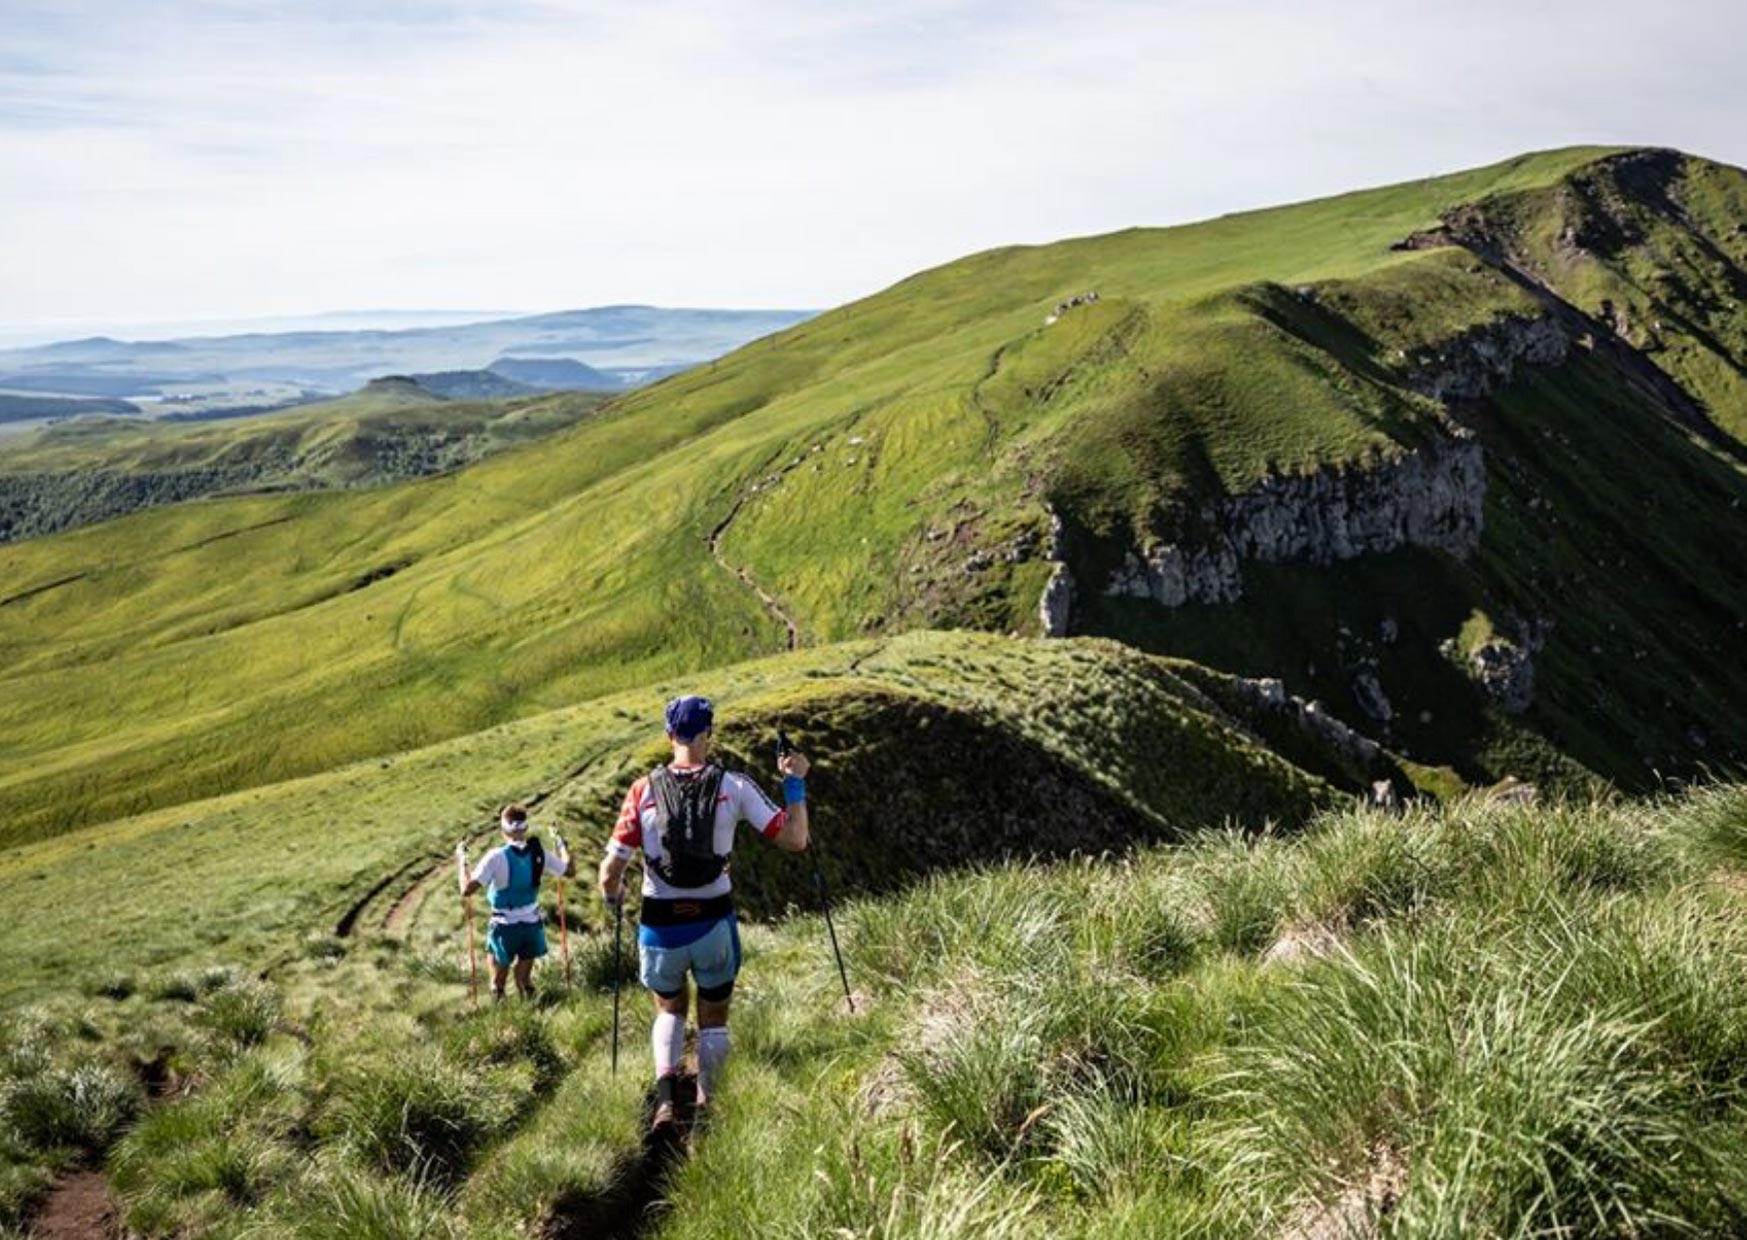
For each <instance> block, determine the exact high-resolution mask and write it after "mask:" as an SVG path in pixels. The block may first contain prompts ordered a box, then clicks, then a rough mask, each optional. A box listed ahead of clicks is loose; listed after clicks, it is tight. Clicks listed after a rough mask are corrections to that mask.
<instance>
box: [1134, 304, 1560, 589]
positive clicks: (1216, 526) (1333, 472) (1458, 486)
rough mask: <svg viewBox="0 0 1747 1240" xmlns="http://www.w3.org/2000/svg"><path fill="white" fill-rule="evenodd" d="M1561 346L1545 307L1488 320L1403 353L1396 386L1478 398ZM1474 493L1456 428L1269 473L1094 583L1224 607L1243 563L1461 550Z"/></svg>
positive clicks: (1480, 497)
mask: <svg viewBox="0 0 1747 1240" xmlns="http://www.w3.org/2000/svg"><path fill="white" fill-rule="evenodd" d="M1568 348H1569V341H1568V338H1567V336H1566V334H1565V332H1564V330H1563V329H1562V328H1561V327H1560V325H1559V322H1558V321H1557V319H1556V318H1554V317H1553V316H1551V315H1543V316H1539V317H1530V316H1512V317H1508V318H1502V319H1497V320H1495V321H1493V322H1490V323H1487V324H1484V325H1482V326H1480V327H1477V328H1475V329H1473V330H1471V331H1468V332H1465V333H1463V334H1461V335H1459V336H1457V337H1455V338H1453V339H1451V340H1449V341H1447V342H1445V343H1444V344H1443V345H1441V346H1440V347H1439V348H1438V349H1437V350H1436V351H1435V352H1427V353H1423V354H1419V355H1413V356H1409V357H1408V358H1407V359H1406V362H1407V367H1408V373H1407V377H1406V383H1407V385H1408V386H1409V387H1411V388H1413V389H1414V390H1415V391H1417V392H1419V393H1421V394H1422V395H1425V396H1429V397H1431V398H1433V399H1434V400H1438V401H1441V402H1444V403H1446V404H1449V403H1452V402H1460V401H1467V400H1478V399H1480V398H1482V397H1484V396H1486V395H1487V394H1488V393H1490V392H1492V391H1493V390H1495V389H1496V388H1498V387H1499V386H1501V385H1502V384H1504V383H1507V382H1509V381H1510V379H1511V377H1512V376H1513V375H1514V374H1515V373H1516V371H1517V369H1518V368H1519V367H1521V366H1525V365H1526V366H1549V365H1556V364H1558V363H1559V362H1561V361H1563V360H1564V359H1565V355H1566V352H1567V350H1568ZM1485 498H1486V465H1485V460H1484V458H1483V454H1482V452H1481V448H1480V444H1479V442H1478V441H1477V440H1476V439H1475V438H1474V437H1473V436H1472V435H1471V434H1470V433H1468V432H1467V431H1465V430H1462V429H1460V428H1456V429H1453V430H1452V432H1451V433H1450V434H1449V435H1447V436H1443V437H1440V438H1437V439H1434V440H1433V441H1432V442H1430V443H1429V444H1427V445H1426V446H1425V447H1422V448H1419V449H1415V450H1412V451H1404V452H1402V453H1401V454H1400V455H1399V456H1397V457H1396V458H1395V459H1393V460H1391V461H1388V462H1385V463H1384V464H1382V465H1380V466H1376V467H1370V468H1366V467H1360V466H1358V465H1339V466H1333V467H1328V468H1323V469H1319V470H1317V471H1315V472H1313V473H1309V474H1300V475H1290V476H1288V475H1279V474H1273V475H1269V476H1268V477H1265V478H1263V479H1262V481H1261V484H1260V485H1259V486H1257V487H1256V489H1255V490H1253V491H1248V492H1245V493H1243V494H1240V495H1233V496H1228V497H1225V498H1222V499H1218V500H1215V501H1212V502H1210V503H1208V504H1204V505H1203V506H1202V507H1201V508H1200V509H1199V511H1198V512H1196V513H1194V514H1193V515H1192V516H1191V517H1189V518H1188V519H1183V518H1177V519H1176V520H1174V521H1173V522H1172V523H1171V525H1172V527H1174V529H1173V533H1172V535H1170V536H1167V537H1165V538H1161V539H1160V540H1158V541H1156V542H1153V543H1151V544H1149V545H1147V546H1144V547H1142V548H1139V549H1137V550H1135V551H1131V552H1129V553H1128V555H1127V556H1126V557H1125V559H1124V561H1123V565H1122V567H1121V568H1120V569H1118V570H1117V572H1116V573H1115V574H1114V575H1113V576H1112V578H1111V580H1110V581H1109V582H1108V584H1107V586H1106V589H1107V591H1108V592H1109V593H1111V594H1126V595H1131V596H1133V597H1136V598H1150V599H1152V600H1153V601H1154V602H1156V603H1159V604H1162V605H1163V606H1166V607H1179V606H1182V605H1183V604H1184V603H1230V602H1235V601H1236V600H1238V599H1239V598H1241V597H1242V596H1243V574H1242V571H1241V568H1240V565H1241V564H1242V562H1243V561H1245V560H1256V561H1261V562H1263V563H1278V562H1282V561H1289V560H1299V561H1307V562H1309V563H1312V564H1330V563H1333V562H1335V561H1337V560H1349V559H1352V558H1353V557H1354V556H1359V555H1367V554H1371V553H1374V552H1382V551H1393V550H1396V549H1397V548H1400V547H1408V546H1413V547H1433V548H1437V549H1439V550H1442V551H1447V552H1449V553H1450V554H1452V555H1455V556H1459V557H1466V556H1467V555H1469V554H1470V553H1471V552H1473V550H1474V549H1475V547H1476V546H1478V545H1479V542H1480V529H1481V509H1482V506H1483V505H1484V502H1485Z"/></svg>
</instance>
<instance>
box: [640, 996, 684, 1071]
mask: <svg viewBox="0 0 1747 1240" xmlns="http://www.w3.org/2000/svg"><path fill="white" fill-rule="evenodd" d="M649 1040H650V1043H651V1044H652V1045H653V1046H654V1047H655V1075H656V1077H657V1078H658V1079H659V1078H660V1077H664V1076H673V1075H674V1074H675V1073H677V1072H678V1071H679V1061H680V1059H681V1058H683V1057H684V1055H685V1017H683V1016H675V1015H674V1014H673V1013H672V1012H657V1013H656V1014H655V1029H654V1032H653V1033H652V1034H651V1036H650V1039H649Z"/></svg>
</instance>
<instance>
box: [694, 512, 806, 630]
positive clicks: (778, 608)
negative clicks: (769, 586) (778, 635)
mask: <svg viewBox="0 0 1747 1240" xmlns="http://www.w3.org/2000/svg"><path fill="white" fill-rule="evenodd" d="M745 503H746V496H745V495H742V496H740V498H739V499H736V500H735V501H734V506H733V507H732V508H730V509H729V510H728V515H727V516H725V517H723V518H722V519H721V520H720V521H718V522H717V523H716V528H715V529H713V530H711V531H710V537H709V539H708V542H709V544H710V558H711V559H713V560H715V561H716V563H718V564H720V565H721V566H722V567H723V568H724V569H726V570H727V571H728V572H730V573H733V574H734V575H735V576H736V577H738V578H739V579H740V581H741V584H743V585H744V586H745V587H746V588H747V589H748V590H751V591H752V592H753V593H754V594H756V595H758V601H759V602H761V603H763V604H764V609H765V610H766V611H768V612H769V613H770V614H771V615H772V616H775V617H776V618H777V620H779V621H781V622H782V626H783V627H784V628H785V629H787V630H788V631H789V646H788V648H789V649H790V650H798V649H799V648H800V645H801V627H800V625H798V624H796V623H795V621H794V618H793V617H792V616H790V615H789V613H788V612H786V611H784V610H783V608H782V604H781V603H779V602H777V601H776V599H775V598H773V597H772V596H771V594H770V592H769V591H767V590H766V589H765V588H764V587H763V586H761V585H759V584H758V582H757V581H755V580H753V577H752V574H751V573H749V572H747V571H746V570H745V569H743V568H736V567H735V566H734V565H732V564H730V563H728V560H727V557H725V556H724V555H723V554H722V535H723V534H725V533H727V532H728V526H729V525H731V524H732V523H733V521H734V518H735V517H737V516H739V515H740V509H741V507H742V506H743V505H744V504H745Z"/></svg>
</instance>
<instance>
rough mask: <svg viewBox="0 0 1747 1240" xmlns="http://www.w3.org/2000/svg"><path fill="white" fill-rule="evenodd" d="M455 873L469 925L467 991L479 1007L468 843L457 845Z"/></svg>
mask: <svg viewBox="0 0 1747 1240" xmlns="http://www.w3.org/2000/svg"><path fill="white" fill-rule="evenodd" d="M455 871H456V876H457V877H458V878H459V879H460V883H461V920H462V921H464V922H466V923H467V990H468V993H469V994H470V995H471V996H472V1002H473V1007H474V1009H475V1010H477V1009H478V1007H479V957H478V955H477V954H476V953H475V950H474V946H473V897H472V896H470V895H468V894H467V841H466V840H462V841H461V842H460V843H459V844H457V845H455Z"/></svg>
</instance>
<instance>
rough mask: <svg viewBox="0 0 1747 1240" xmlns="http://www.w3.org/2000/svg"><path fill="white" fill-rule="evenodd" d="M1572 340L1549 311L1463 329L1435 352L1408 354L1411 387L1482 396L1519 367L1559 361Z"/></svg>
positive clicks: (1447, 398) (1442, 394)
mask: <svg viewBox="0 0 1747 1240" xmlns="http://www.w3.org/2000/svg"><path fill="white" fill-rule="evenodd" d="M1569 348H1570V342H1569V341H1568V340H1567V339H1566V336H1565V333H1564V332H1563V331H1562V330H1561V329H1560V327H1559V324H1558V323H1557V322H1555V321H1554V320H1553V319H1552V318H1551V317H1550V316H1544V315H1543V316H1540V317H1535V318H1525V317H1517V316H1512V317H1509V318H1502V319H1497V320H1494V321H1493V322H1491V323H1486V324H1484V325H1482V326H1480V327H1476V328H1474V329H1473V330H1472V331H1468V332H1464V333H1462V334H1461V335H1459V336H1457V337H1455V338H1454V339H1453V340H1450V341H1448V342H1447V343H1445V344H1444V345H1442V346H1441V347H1439V348H1438V349H1437V350H1436V351H1433V352H1426V353H1418V354H1410V355H1409V356H1408V359H1407V361H1408V367H1409V371H1408V379H1407V383H1408V386H1409V387H1411V388H1413V390H1414V391H1416V392H1419V393H1420V394H1422V395H1425V396H1429V397H1431V398H1432V399H1433V400H1438V401H1443V402H1445V403H1449V402H1451V401H1461V400H1479V399H1481V398H1482V397H1484V396H1486V395H1487V394H1489V393H1491V392H1493V391H1495V390H1497V389H1498V388H1499V387H1502V386H1503V385H1504V384H1506V383H1509V382H1510V379H1511V376H1512V375H1513V374H1515V373H1516V369H1517V367H1518V366H1524V365H1527V366H1556V365H1558V364H1559V363H1560V362H1562V361H1564V360H1565V354H1566V352H1567V350H1568V349H1569Z"/></svg>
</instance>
